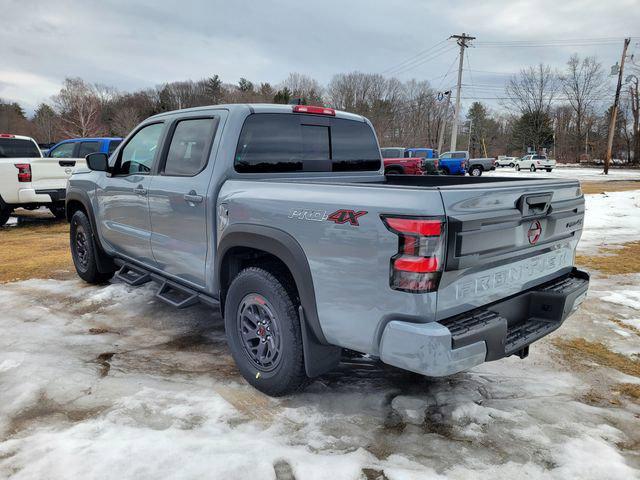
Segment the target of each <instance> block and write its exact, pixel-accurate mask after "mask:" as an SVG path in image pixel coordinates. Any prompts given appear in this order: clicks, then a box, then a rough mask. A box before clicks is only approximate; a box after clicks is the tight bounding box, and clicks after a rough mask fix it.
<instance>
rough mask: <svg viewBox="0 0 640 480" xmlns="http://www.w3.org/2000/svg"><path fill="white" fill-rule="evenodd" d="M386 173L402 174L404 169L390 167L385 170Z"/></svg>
mask: <svg viewBox="0 0 640 480" xmlns="http://www.w3.org/2000/svg"><path fill="white" fill-rule="evenodd" d="M384 174H385V175H402V170H400V169H399V168H390V169H388V170H386V171H385V172H384Z"/></svg>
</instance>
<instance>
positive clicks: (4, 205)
mask: <svg viewBox="0 0 640 480" xmlns="http://www.w3.org/2000/svg"><path fill="white" fill-rule="evenodd" d="M80 162H82V163H83V165H84V160H80V159H66V158H65V159H58V158H45V157H43V156H42V153H41V152H40V149H39V148H38V144H37V143H36V142H35V141H34V140H33V138H30V137H24V136H21V135H12V134H9V133H2V134H0V226H2V225H4V224H5V223H7V220H9V217H10V216H11V213H12V212H13V210H14V209H16V208H26V209H29V210H33V209H35V208H38V207H42V206H44V207H47V208H48V209H49V210H50V211H51V213H53V214H54V215H55V216H56V218H64V215H65V212H64V201H65V197H66V187H67V179H68V178H69V177H70V176H71V173H72V172H73V170H74V167H76V165H77V164H78V163H80Z"/></svg>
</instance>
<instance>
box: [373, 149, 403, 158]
mask: <svg viewBox="0 0 640 480" xmlns="http://www.w3.org/2000/svg"><path fill="white" fill-rule="evenodd" d="M380 151H381V152H382V158H402V157H408V156H409V155H408V152H405V151H404V148H381V149H380Z"/></svg>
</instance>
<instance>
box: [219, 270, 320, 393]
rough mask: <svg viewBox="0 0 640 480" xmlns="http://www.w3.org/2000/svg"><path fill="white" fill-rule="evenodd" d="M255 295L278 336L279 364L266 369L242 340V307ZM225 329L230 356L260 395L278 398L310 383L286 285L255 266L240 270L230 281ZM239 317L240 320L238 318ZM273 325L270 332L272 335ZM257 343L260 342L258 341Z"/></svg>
mask: <svg viewBox="0 0 640 480" xmlns="http://www.w3.org/2000/svg"><path fill="white" fill-rule="evenodd" d="M253 295H255V296H256V298H257V299H258V300H260V301H265V302H266V303H265V304H263V305H266V306H268V308H269V310H271V312H272V313H273V318H272V319H271V321H272V322H273V323H275V325H276V326H277V328H278V331H279V335H280V342H279V347H280V348H279V361H278V363H277V364H276V365H275V366H274V367H272V369H271V370H266V369H265V368H262V367H261V366H260V365H258V364H257V363H256V361H255V360H254V359H253V358H252V357H251V355H252V353H250V352H249V349H248V348H247V346H246V345H247V343H246V340H244V339H243V338H242V334H241V333H240V331H241V327H240V325H241V321H240V318H241V315H242V310H241V308H242V307H243V305H245V303H244V302H245V301H246V299H247V298H248V297H251V296H253ZM224 312H225V314H224V326H225V332H226V336H227V344H228V345H229V350H231V355H232V356H233V359H234V360H235V362H236V365H237V366H238V369H239V370H240V373H241V374H242V376H243V377H244V378H245V380H246V381H247V382H248V383H250V384H251V385H252V386H253V387H255V388H256V389H258V390H260V391H261V392H263V393H265V394H267V395H271V396H273V397H279V396H282V395H289V394H292V393H295V392H298V391H300V390H301V389H303V388H304V387H305V386H307V385H308V383H309V382H310V379H309V377H307V374H306V371H305V367H304V353H303V349H302V330H301V325H300V319H299V318H298V308H297V305H296V302H295V299H294V295H293V294H292V292H291V290H290V289H287V288H286V282H285V281H282V280H280V279H279V278H278V277H276V276H275V275H274V274H272V273H271V272H269V271H267V270H264V269H262V268H258V267H251V268H246V269H244V270H242V271H241V272H240V273H239V274H238V275H237V276H236V277H235V278H234V279H233V281H232V282H231V285H230V286H229V290H228V292H227V296H226V300H225V309H224ZM239 317H240V318H239ZM273 323H272V333H273V326H274V325H273ZM258 341H260V340H258Z"/></svg>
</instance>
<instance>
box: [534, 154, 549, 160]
mask: <svg viewBox="0 0 640 480" xmlns="http://www.w3.org/2000/svg"><path fill="white" fill-rule="evenodd" d="M533 159H534V160H546V159H547V156H546V155H534V156H533Z"/></svg>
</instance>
